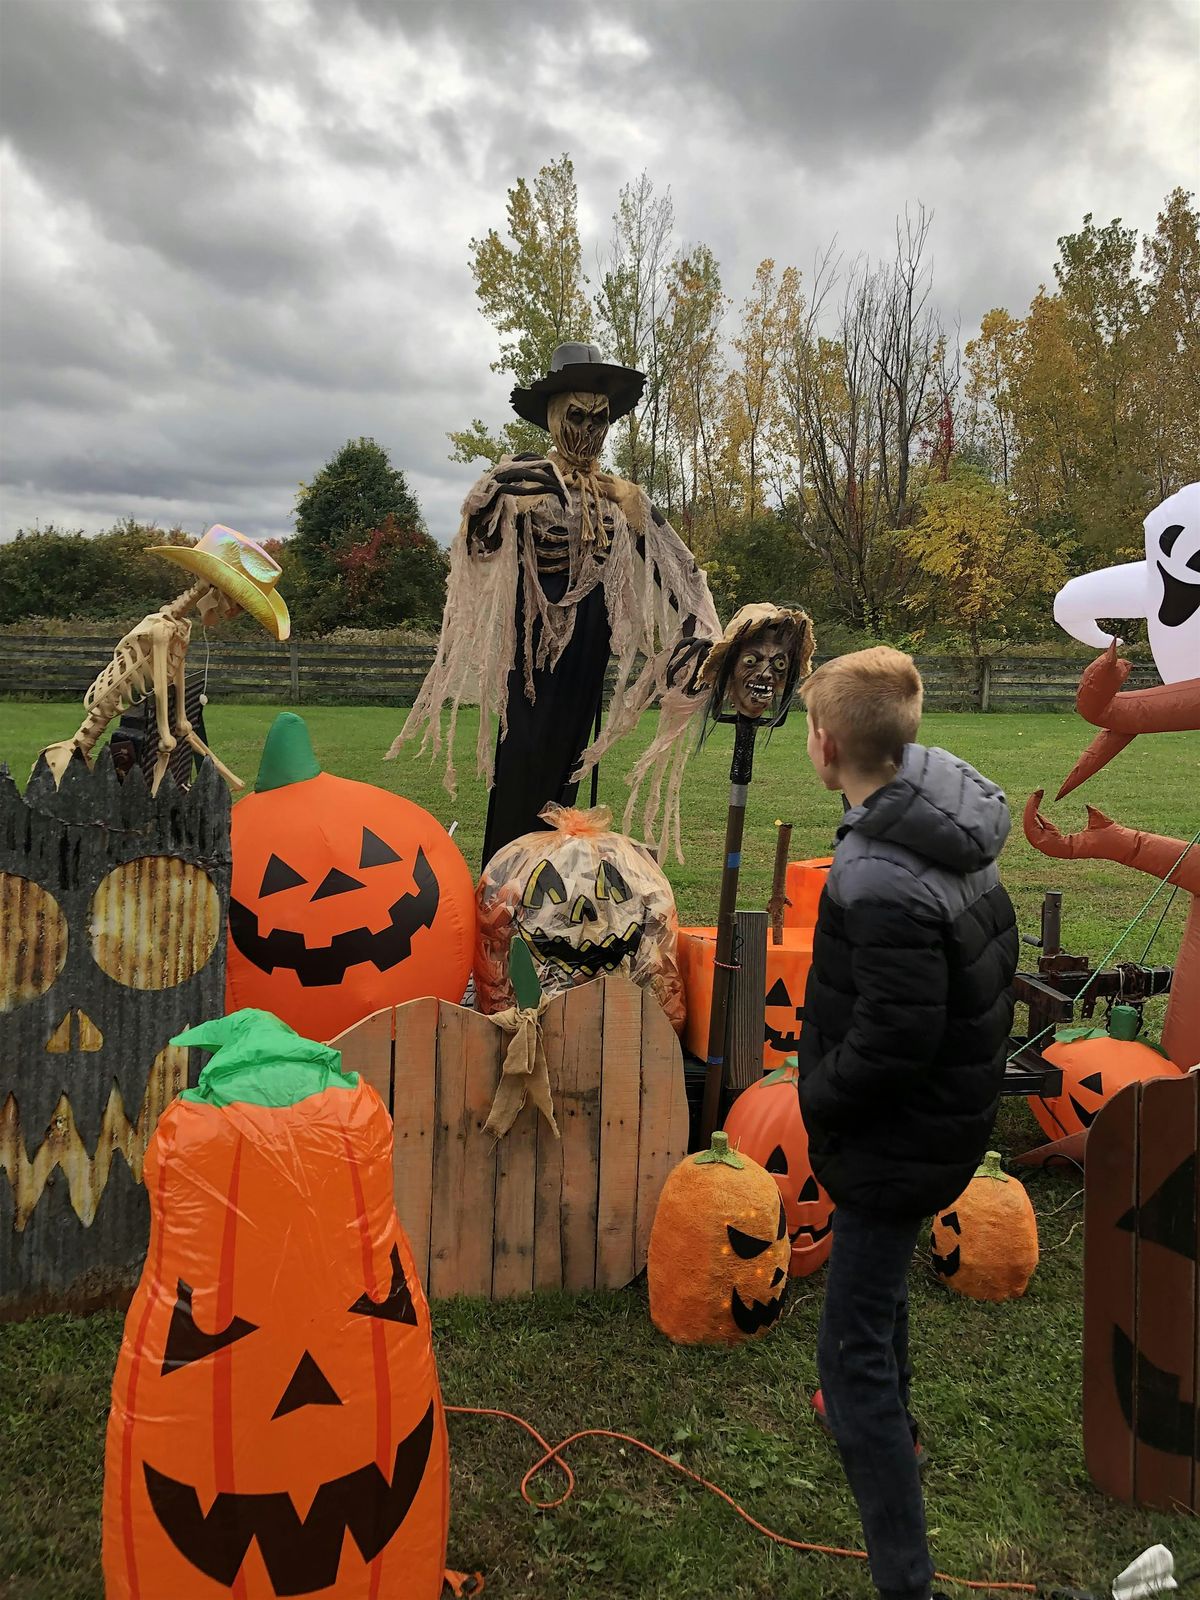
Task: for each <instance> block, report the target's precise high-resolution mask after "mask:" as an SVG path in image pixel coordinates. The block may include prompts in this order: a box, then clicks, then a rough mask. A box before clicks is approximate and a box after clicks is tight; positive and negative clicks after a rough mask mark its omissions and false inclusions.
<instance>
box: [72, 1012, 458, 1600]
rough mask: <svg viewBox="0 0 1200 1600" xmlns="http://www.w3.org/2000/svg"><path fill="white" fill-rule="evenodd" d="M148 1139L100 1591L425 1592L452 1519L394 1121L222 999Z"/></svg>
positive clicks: (311, 1056) (366, 1095)
mask: <svg viewBox="0 0 1200 1600" xmlns="http://www.w3.org/2000/svg"><path fill="white" fill-rule="evenodd" d="M172 1042H173V1043H180V1044H199V1045H203V1046H205V1047H207V1048H210V1049H211V1048H212V1047H213V1046H214V1045H215V1046H217V1047H218V1049H217V1054H216V1055H215V1056H214V1057H213V1059H212V1061H211V1062H210V1063H209V1065H208V1066H207V1067H206V1068H205V1069H204V1071H203V1072H202V1073H201V1075H200V1082H199V1085H198V1086H197V1087H196V1088H195V1089H188V1090H186V1091H185V1092H184V1093H183V1094H182V1095H181V1096H179V1098H178V1099H176V1100H174V1101H173V1102H172V1103H171V1105H170V1106H169V1107H168V1108H167V1110H166V1111H165V1112H164V1113H163V1115H162V1117H161V1118H160V1119H159V1123H158V1127H157V1129H156V1131H155V1133H154V1136H153V1138H152V1139H151V1141H150V1146H149V1149H148V1150H147V1153H146V1164H145V1181H146V1188H147V1189H148V1190H149V1195H150V1219H151V1225H150V1248H149V1252H148V1254H147V1257H146V1266H145V1269H144V1271H143V1273H142V1279H141V1282H140V1284H139V1285H138V1289H137V1292H136V1293H135V1295H134V1298H133V1302H132V1304H131V1306H130V1308H129V1313H128V1316H127V1317H126V1320H125V1336H124V1339H123V1341H122V1344H121V1353H120V1356H119V1358H118V1362H117V1370H116V1376H115V1378H114V1380H113V1399H112V1411H111V1413H110V1416H109V1422H108V1445H107V1450H106V1453H105V1474H104V1541H103V1548H104V1577H105V1592H106V1594H107V1596H108V1600H167V1597H170V1600H212V1597H213V1596H215V1595H219V1594H226V1593H228V1594H235V1595H238V1596H240V1597H241V1600H273V1597H274V1596H276V1595H306V1594H320V1595H321V1596H323V1597H325V1600H369V1597H373V1596H382V1595H400V1594H402V1595H404V1596H406V1597H409V1600H436V1597H437V1596H438V1595H440V1593H441V1588H442V1573H443V1570H444V1567H445V1553H446V1532H447V1525H448V1520H449V1456H448V1449H447V1442H446V1424H445V1419H444V1416H443V1412H442V1400H441V1394H440V1392H439V1389H438V1381H437V1370H436V1367H435V1365H434V1357H433V1347H432V1343H431V1340H430V1330H429V1311H428V1307H427V1306H426V1304H425V1296H424V1294H423V1293H422V1291H421V1285H420V1282H419V1280H418V1278H417V1274H416V1271H415V1268H414V1266H413V1261H412V1255H411V1253H410V1251H409V1247H408V1241H407V1239H406V1238H405V1236H404V1233H403V1231H402V1230H401V1227H400V1224H399V1221H398V1220H397V1217H396V1210H395V1205H394V1203H393V1199H392V1128H391V1123H390V1121H389V1118H388V1115H387V1112H386V1111H385V1110H384V1108H383V1105H382V1104H381V1102H380V1100H379V1097H378V1095H376V1093H375V1091H374V1090H373V1089H371V1088H370V1087H369V1086H368V1085H367V1084H366V1083H364V1082H363V1081H362V1080H361V1079H359V1077H358V1076H357V1075H356V1074H343V1073H342V1072H341V1071H340V1070H339V1062H340V1056H339V1053H338V1052H337V1051H336V1050H331V1049H329V1048H328V1047H327V1046H324V1045H317V1044H313V1043H311V1042H310V1041H309V1040H306V1039H301V1038H299V1037H298V1036H297V1035H296V1034H294V1033H293V1032H292V1030H291V1029H290V1028H287V1027H286V1026H285V1025H284V1024H282V1023H280V1022H279V1021H278V1020H277V1019H276V1018H275V1017H272V1016H269V1015H268V1014H267V1013H265V1012H261V1011H241V1012H237V1013H235V1014H234V1015H233V1016H231V1017H224V1018H221V1019H219V1020H218V1021H215V1022H209V1023H204V1024H202V1025H201V1026H200V1027H198V1028H193V1029H191V1030H189V1032H188V1033H185V1034H183V1035H181V1036H180V1038H179V1039H177V1040H174V1041H172Z"/></svg>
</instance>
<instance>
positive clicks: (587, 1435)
mask: <svg viewBox="0 0 1200 1600" xmlns="http://www.w3.org/2000/svg"><path fill="white" fill-rule="evenodd" d="M446 1410H447V1412H448V1413H450V1414H451V1415H453V1416H457V1417H500V1418H502V1419H503V1421H505V1422H515V1423H516V1424H517V1426H518V1427H519V1428H524V1429H525V1432H526V1433H527V1434H529V1436H530V1437H531V1438H532V1439H535V1440H536V1441H537V1443H538V1444H539V1445H541V1447H542V1450H543V1451H544V1452H545V1453H544V1455H542V1456H541V1457H540V1458H539V1459H538V1460H537V1461H535V1462H534V1464H533V1466H532V1467H530V1469H529V1471H528V1472H527V1473H526V1474H525V1476H524V1477H523V1478H522V1479H521V1498H522V1500H524V1501H525V1503H526V1505H530V1506H533V1507H534V1508H535V1510H538V1511H553V1510H554V1509H555V1508H556V1507H557V1506H561V1505H562V1504H563V1503H564V1502H565V1501H567V1500H569V1499H570V1497H571V1495H572V1494H573V1493H574V1490H575V1474H574V1473H573V1472H572V1471H571V1468H570V1465H569V1464H568V1463H567V1462H566V1461H565V1460H564V1459H563V1451H564V1450H567V1449H569V1448H570V1446H571V1445H573V1444H578V1443H579V1441H580V1440H581V1439H616V1440H618V1441H619V1442H620V1443H621V1444H627V1445H632V1446H633V1448H634V1449H635V1450H644V1451H645V1453H646V1454H647V1455H648V1456H653V1457H654V1459H655V1460H656V1461H661V1462H662V1464H663V1465H664V1466H666V1467H670V1468H671V1470H672V1471H673V1472H678V1473H679V1474H680V1476H681V1477H684V1478H690V1479H691V1480H692V1482H693V1483H698V1484H699V1485H700V1487H701V1488H702V1489H707V1490H708V1492H709V1493H710V1494H715V1495H716V1497H717V1499H718V1500H724V1502H725V1504H726V1505H727V1506H731V1507H732V1508H733V1510H734V1511H736V1512H737V1514H738V1516H739V1517H741V1518H742V1520H743V1522H748V1523H749V1524H750V1526H751V1527H752V1528H753V1529H754V1531H755V1532H756V1533H761V1534H762V1535H763V1537H764V1538H767V1539H770V1540H772V1541H773V1542H774V1543H775V1544H781V1545H784V1546H785V1547H786V1548H787V1549H788V1550H800V1551H803V1552H804V1553H805V1554H806V1555H818V1556H842V1557H844V1558H845V1559H846V1560H848V1561H865V1560H866V1559H867V1552H866V1551H865V1550H842V1549H840V1548H839V1547H838V1546H836V1545H829V1544H810V1543H809V1542H808V1541H807V1540H805V1539H789V1538H787V1537H786V1536H785V1535H784V1534H782V1533H776V1532H775V1531H774V1529H772V1528H768V1527H766V1526H764V1524H763V1523H761V1522H757V1521H755V1519H754V1518H753V1517H752V1516H751V1515H750V1513H749V1512H748V1511H745V1510H743V1508H742V1507H741V1506H740V1505H738V1503H737V1501H736V1500H735V1499H734V1498H733V1496H732V1495H730V1494H726V1492H725V1490H724V1489H721V1488H719V1487H718V1486H717V1485H716V1484H715V1483H710V1482H709V1481H708V1479H707V1478H702V1477H701V1476H700V1474H699V1473H698V1472H693V1471H692V1470H691V1468H690V1467H685V1466H683V1465H682V1463H681V1462H678V1461H672V1460H671V1457H670V1456H665V1455H663V1453H662V1451H661V1450H656V1449H655V1448H654V1446H653V1445H649V1444H646V1443H645V1442H644V1440H642V1439H635V1438H634V1437H633V1435H632V1434H629V1433H614V1432H613V1431H612V1429H610V1428H581V1429H580V1430H579V1432H578V1433H573V1434H571V1436H570V1437H569V1438H567V1439H563V1440H562V1441H561V1442H560V1443H559V1444H556V1445H549V1444H547V1443H546V1441H545V1439H543V1438H542V1436H541V1434H540V1433H539V1432H538V1431H537V1429H536V1428H535V1427H534V1426H533V1424H532V1423H531V1422H526V1420H525V1418H524V1417H518V1416H515V1415H514V1414H513V1412H511V1411H496V1410H493V1409H492V1408H491V1407H488V1406H447V1407H446ZM551 1462H553V1463H554V1465H555V1466H556V1467H558V1468H559V1470H560V1471H561V1472H562V1474H563V1476H564V1477H565V1478H566V1480H567V1486H566V1488H565V1489H564V1490H563V1492H562V1494H560V1495H559V1497H558V1499H557V1500H535V1499H534V1498H533V1496H532V1495H531V1494H530V1493H529V1485H530V1483H531V1482H532V1481H533V1479H534V1478H536V1477H537V1475H538V1473H539V1472H541V1471H542V1469H543V1468H544V1467H547V1466H549V1465H550V1463H551ZM934 1578H935V1579H936V1580H937V1581H938V1583H952V1584H954V1585H956V1586H957V1587H958V1588H961V1589H982V1590H988V1591H993V1592H996V1593H999V1592H1007V1593H1009V1594H1033V1595H1036V1594H1037V1592H1038V1589H1037V1585H1036V1584H1033V1583H983V1582H980V1581H978V1580H977V1579H971V1578H955V1577H952V1576H951V1575H950V1574H949V1573H948V1572H935V1573H934Z"/></svg>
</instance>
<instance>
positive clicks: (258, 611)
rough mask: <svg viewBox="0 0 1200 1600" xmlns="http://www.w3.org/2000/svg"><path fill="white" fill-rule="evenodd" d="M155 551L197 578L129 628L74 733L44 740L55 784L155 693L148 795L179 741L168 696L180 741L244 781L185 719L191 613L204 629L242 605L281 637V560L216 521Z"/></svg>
mask: <svg viewBox="0 0 1200 1600" xmlns="http://www.w3.org/2000/svg"><path fill="white" fill-rule="evenodd" d="M153 553H154V554H156V555H162V556H166V557H167V559H168V560H171V561H175V562H177V563H178V564H179V565H180V566H184V567H187V568H188V569H189V570H191V571H193V572H196V573H199V574H200V577H201V581H200V582H199V583H196V584H194V585H193V586H192V588H190V589H187V590H185V591H184V593H183V594H181V595H179V596H178V597H177V598H176V599H175V600H172V601H171V602H170V603H169V604H168V605H165V606H161V607H160V608H159V610H157V611H152V612H151V613H150V615H149V616H147V617H143V618H142V620H141V621H140V622H139V623H138V624H137V626H136V627H133V628H131V629H130V630H129V632H128V633H127V634H126V635H125V636H124V638H123V639H121V641H120V642H119V643H118V645H117V647H116V649H115V650H114V651H113V658H112V660H111V661H110V662H109V664H108V666H107V667H105V669H104V671H103V672H102V673H101V674H100V676H99V677H98V678H97V679H96V680H95V682H94V683H93V684H92V686H91V688H90V689H89V690H88V691H87V694H86V695H85V696H84V701H83V703H84V708H85V710H86V711H87V715H86V716H85V717H84V719H83V721H82V722H81V723H80V725H79V728H78V730H77V731H76V732H75V734H74V736H73V737H72V738H70V739H63V740H60V741H59V742H58V743H57V744H51V745H47V747H46V748H45V749H44V750H43V751H42V755H43V757H44V758H45V760H46V764H47V766H48V767H49V768H50V771H51V773H52V774H53V776H54V780H55V782H56V783H61V781H62V778H63V774H64V773H65V772H66V770H67V767H68V765H69V764H70V762H71V760H72V759H73V758H74V756H75V754H76V752H78V753H79V754H80V755H81V756H82V757H83V759H84V760H85V761H88V760H89V758H90V756H91V754H92V751H93V750H94V749H95V747H96V745H97V743H98V741H99V739H100V737H101V735H102V734H103V733H104V730H105V729H106V728H107V727H108V725H109V723H110V722H111V721H112V720H113V718H114V717H116V716H119V715H120V714H121V712H122V711H126V710H127V709H128V708H129V706H131V705H132V704H134V703H135V702H136V701H138V700H141V699H143V698H144V696H145V695H147V694H149V693H153V695H154V705H155V716H156V723H157V729H158V758H157V760H156V761H155V763H154V777H153V781H152V783H151V793H152V794H157V793H158V787H159V785H160V784H161V782H162V780H163V777H164V776H165V774H166V771H167V767H168V765H169V763H170V759H171V752H172V751H173V750H174V749H175V747H176V744H177V743H178V739H177V737H176V734H175V733H172V731H171V697H172V696H173V697H174V710H175V727H176V730H177V733H178V736H179V738H181V739H183V740H184V741H185V742H186V743H187V744H188V745H190V747H191V748H192V749H193V750H195V751H196V753H197V754H198V755H200V756H210V757H211V758H212V760H213V761H214V762H215V764H216V767H217V770H218V771H219V772H220V774H221V776H222V777H223V778H224V779H225V781H226V782H227V783H229V784H231V785H232V787H233V788H235V789H240V788H242V786H243V785H242V780H241V779H240V778H239V777H238V776H237V775H236V773H234V772H231V771H230V770H229V768H228V767H227V766H225V765H224V763H223V762H222V761H220V760H219V759H218V757H217V756H216V755H214V754H213V752H212V751H211V750H210V749H209V748H208V746H207V745H206V744H205V743H204V741H203V740H202V739H201V738H200V736H199V734H198V733H197V732H196V731H195V729H194V728H193V727H192V724H191V722H190V721H189V720H188V715H187V707H186V703H185V685H184V666H185V662H186V659H187V649H188V643H189V641H190V639H191V636H192V623H191V620H190V617H191V613H193V612H194V613H195V614H196V615H198V616H199V618H200V621H201V624H202V625H203V626H204V627H211V626H214V625H215V624H217V623H218V622H221V621H225V620H228V619H230V618H232V617H236V616H237V614H238V613H239V611H242V610H245V611H249V612H250V614H251V615H252V616H254V617H256V618H257V620H258V621H260V622H261V623H262V624H263V626H264V627H265V628H267V630H268V631H269V632H270V633H273V634H274V636H275V637H276V638H277V639H286V638H287V636H288V633H289V632H290V628H291V623H290V619H289V617H288V610H287V606H286V605H285V604H284V602H283V600H282V599H281V598H280V596H279V595H277V594H276V593H275V584H276V582H277V581H278V578H279V573H280V567H279V564H278V562H276V561H274V560H273V559H272V557H271V556H269V555H268V554H267V552H266V551H265V550H264V549H262V547H261V546H260V545H257V544H255V543H254V542H253V540H250V539H247V538H245V536H244V535H243V534H240V533H237V532H235V530H234V529H232V528H226V527H223V526H221V525H220V524H217V525H216V526H215V527H212V528H210V529H209V530H208V532H207V533H206V534H205V535H204V537H203V538H202V539H201V540H199V542H198V543H197V544H195V545H179V546H175V545H164V546H158V547H156V549H155V550H154V552H153Z"/></svg>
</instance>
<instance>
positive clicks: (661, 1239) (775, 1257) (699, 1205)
mask: <svg viewBox="0 0 1200 1600" xmlns="http://www.w3.org/2000/svg"><path fill="white" fill-rule="evenodd" d="M788 1254H789V1252H788V1240H787V1218H786V1216H785V1215H784V1210H783V1201H782V1200H781V1199H780V1197H779V1190H778V1189H777V1188H776V1187H775V1182H774V1180H773V1179H772V1178H771V1176H770V1175H769V1173H766V1172H764V1171H763V1169H762V1167H760V1166H759V1165H758V1163H757V1162H754V1161H751V1160H750V1159H749V1158H748V1157H746V1156H743V1155H739V1154H738V1153H737V1152H736V1151H734V1150H731V1149H730V1148H729V1136H728V1134H726V1133H720V1132H718V1133H714V1134H713V1136H712V1148H711V1149H709V1150H702V1151H701V1152H700V1153H699V1155H692V1156H688V1157H686V1158H685V1159H684V1160H683V1161H681V1162H680V1163H679V1165H678V1166H677V1167H676V1168H675V1170H674V1171H673V1172H672V1173H670V1175H669V1176H668V1178H667V1181H666V1183H665V1184H664V1185H663V1191H662V1194H661V1195H660V1196H659V1201H658V1209H657V1211H656V1212H655V1213H654V1226H653V1227H652V1228H651V1230H650V1248H649V1251H648V1253H647V1256H646V1283H647V1286H648V1288H649V1291H650V1316H651V1319H652V1321H653V1323H654V1326H655V1327H656V1328H658V1329H659V1331H660V1332H662V1333H665V1334H666V1335H667V1337H668V1338H669V1339H674V1341H675V1342H676V1344H740V1343H741V1342H742V1341H743V1340H744V1339H754V1338H757V1337H758V1335H759V1334H762V1333H765V1332H766V1331H767V1329H768V1328H771V1327H773V1326H774V1325H775V1323H776V1322H778V1320H779V1315H780V1312H781V1311H782V1310H783V1296H784V1291H785V1290H786V1288H787V1264H788Z"/></svg>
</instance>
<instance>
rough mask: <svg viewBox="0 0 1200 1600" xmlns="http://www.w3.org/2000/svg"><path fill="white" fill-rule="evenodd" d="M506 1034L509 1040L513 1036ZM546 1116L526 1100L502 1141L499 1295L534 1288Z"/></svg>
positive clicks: (495, 1283) (496, 1254)
mask: <svg viewBox="0 0 1200 1600" xmlns="http://www.w3.org/2000/svg"><path fill="white" fill-rule="evenodd" d="M504 1037H505V1040H507V1035H505V1036H504ZM542 1121H543V1118H542V1114H541V1112H540V1111H539V1110H538V1109H537V1107H536V1106H533V1105H530V1104H529V1103H528V1102H526V1104H525V1106H524V1107H523V1108H522V1109H521V1111H520V1112H519V1113H518V1114H517V1120H516V1121H515V1122H514V1123H513V1125H512V1127H511V1128H510V1129H509V1130H508V1132H507V1133H506V1134H505V1136H504V1138H503V1139H501V1140H500V1142H499V1144H498V1145H497V1146H496V1155H495V1163H496V1198H495V1205H494V1213H495V1240H494V1243H493V1246H492V1284H491V1295H492V1299H493V1300H503V1299H506V1298H507V1297H508V1296H510V1295H515V1294H529V1293H531V1292H532V1290H533V1260H534V1230H535V1217H536V1204H537V1182H536V1179H537V1172H536V1168H537V1151H538V1123H539V1122H542ZM546 1131H547V1132H549V1129H547V1130H546Z"/></svg>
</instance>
